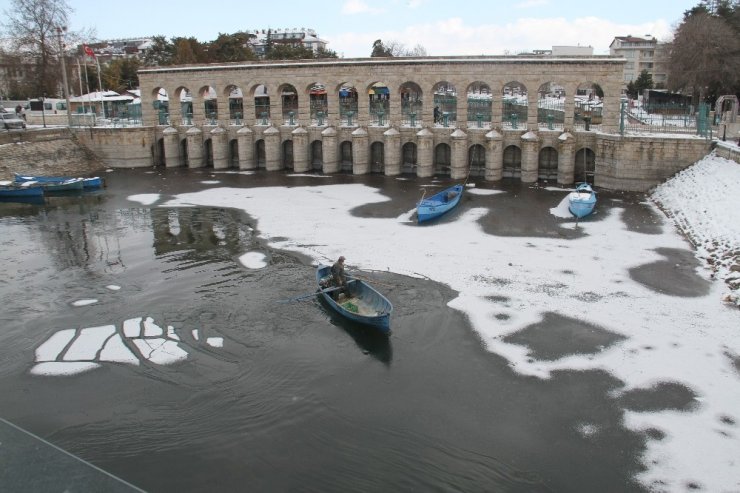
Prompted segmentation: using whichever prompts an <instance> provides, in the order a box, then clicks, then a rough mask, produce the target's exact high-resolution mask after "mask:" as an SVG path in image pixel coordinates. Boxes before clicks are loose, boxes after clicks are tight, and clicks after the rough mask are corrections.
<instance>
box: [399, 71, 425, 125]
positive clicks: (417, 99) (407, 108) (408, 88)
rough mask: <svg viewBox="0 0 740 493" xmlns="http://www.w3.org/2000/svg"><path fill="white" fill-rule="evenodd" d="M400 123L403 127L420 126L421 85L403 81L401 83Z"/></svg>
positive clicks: (422, 103) (422, 108) (422, 101)
mask: <svg viewBox="0 0 740 493" xmlns="http://www.w3.org/2000/svg"><path fill="white" fill-rule="evenodd" d="M400 93H401V125H403V126H405V127H421V125H422V115H423V113H422V112H423V111H424V100H423V97H422V96H423V93H422V91H421V87H419V85H418V84H416V83H414V82H405V83H403V84H402V85H401V89H400Z"/></svg>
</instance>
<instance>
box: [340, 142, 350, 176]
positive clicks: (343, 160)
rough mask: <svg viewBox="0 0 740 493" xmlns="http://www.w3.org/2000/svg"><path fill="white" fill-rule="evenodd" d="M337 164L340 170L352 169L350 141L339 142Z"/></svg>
mask: <svg viewBox="0 0 740 493" xmlns="http://www.w3.org/2000/svg"><path fill="white" fill-rule="evenodd" d="M339 166H340V168H341V169H342V171H352V141H350V140H345V141H342V143H341V144H339Z"/></svg>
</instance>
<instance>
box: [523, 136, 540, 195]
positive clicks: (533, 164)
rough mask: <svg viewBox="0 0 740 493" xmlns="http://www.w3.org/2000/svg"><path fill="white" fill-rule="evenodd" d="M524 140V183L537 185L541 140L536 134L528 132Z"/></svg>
mask: <svg viewBox="0 0 740 493" xmlns="http://www.w3.org/2000/svg"><path fill="white" fill-rule="evenodd" d="M520 138H521V140H522V183H535V182H536V181H537V174H538V173H537V172H538V158H539V153H538V147H539V138H538V137H537V134H536V133H534V132H527V133H525V134H524V135H522V136H521V137H520Z"/></svg>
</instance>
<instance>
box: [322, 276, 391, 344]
mask: <svg viewBox="0 0 740 493" xmlns="http://www.w3.org/2000/svg"><path fill="white" fill-rule="evenodd" d="M331 277H332V276H331V266H329V265H319V266H318V268H317V269H316V285H317V286H318V288H319V294H320V295H321V296H322V297H323V298H324V300H325V301H326V302H327V303H328V304H329V306H331V307H332V308H333V309H334V310H335V311H336V312H337V313H339V314H340V315H342V316H343V317H345V318H347V319H348V320H352V321H354V322H358V323H361V324H364V325H367V326H370V327H373V328H375V329H378V330H379V331H380V332H381V333H383V334H390V332H391V312H392V311H393V305H392V304H391V302H390V301H388V298H386V297H385V296H383V295H382V294H380V293H379V292H378V291H376V290H375V288H373V287H372V286H370V285H369V284H368V283H366V282H365V281H363V280H362V279H355V278H353V277H352V276H347V291H348V292H347V293H342V294H339V295H336V293H338V292H339V291H337V290H335V289H332V288H331ZM333 295H336V298H337V299H335V298H334V296H333Z"/></svg>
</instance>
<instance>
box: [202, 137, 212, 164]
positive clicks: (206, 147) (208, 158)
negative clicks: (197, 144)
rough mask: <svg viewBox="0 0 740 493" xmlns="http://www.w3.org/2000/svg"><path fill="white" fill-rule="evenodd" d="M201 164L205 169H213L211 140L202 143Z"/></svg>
mask: <svg viewBox="0 0 740 493" xmlns="http://www.w3.org/2000/svg"><path fill="white" fill-rule="evenodd" d="M203 163H204V166H205V167H206V168H213V139H206V140H204V141H203Z"/></svg>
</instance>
